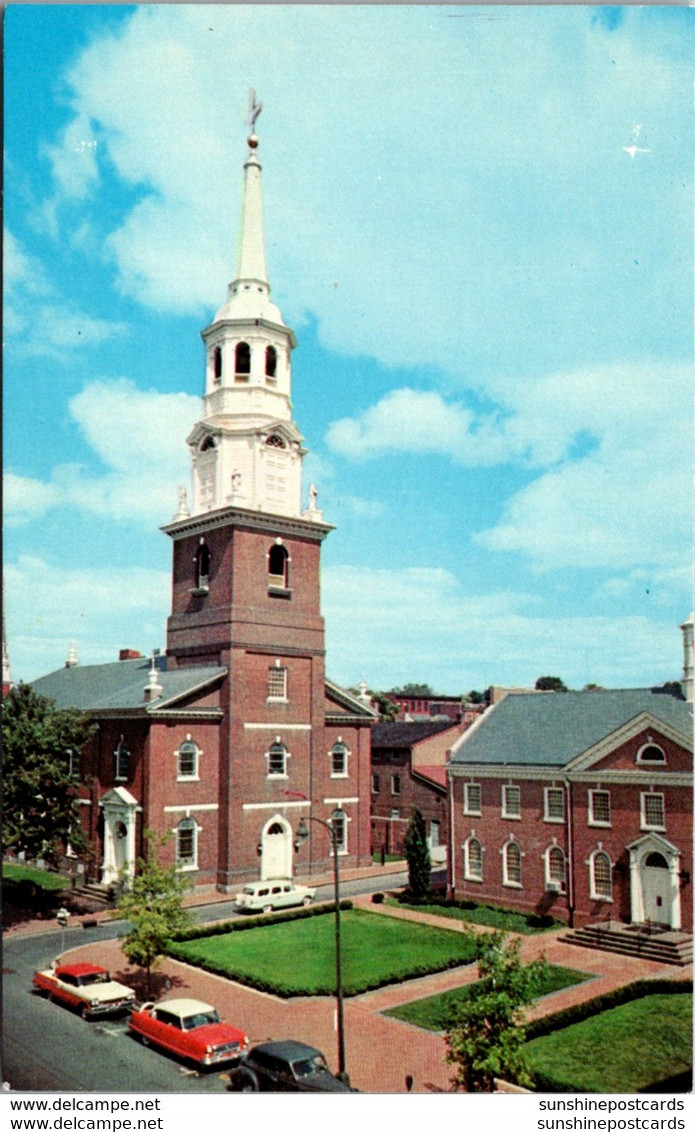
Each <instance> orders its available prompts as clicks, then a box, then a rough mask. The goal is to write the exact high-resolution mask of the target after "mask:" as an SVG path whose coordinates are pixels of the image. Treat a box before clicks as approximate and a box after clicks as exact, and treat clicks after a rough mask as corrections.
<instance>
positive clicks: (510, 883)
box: [500, 839, 525, 888]
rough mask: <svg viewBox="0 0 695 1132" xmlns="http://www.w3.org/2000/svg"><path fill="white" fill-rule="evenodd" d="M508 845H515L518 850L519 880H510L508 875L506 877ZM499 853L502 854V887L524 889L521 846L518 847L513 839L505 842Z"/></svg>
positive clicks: (517, 843)
mask: <svg viewBox="0 0 695 1132" xmlns="http://www.w3.org/2000/svg"><path fill="white" fill-rule="evenodd" d="M510 845H515V846H516V847H517V849H518V850H519V867H520V869H521V880H510V879H509V877H508V875H507V849H508V848H509V846H510ZM500 852H501V854H502V885H503V887H504V888H523V887H524V872H523V869H524V856H525V854H524V853H522V851H521V846H520V845H519V842H518V841H514V840H513V839H512V840H510V841H505V843H504V845H503V846H502V848H501V850H500Z"/></svg>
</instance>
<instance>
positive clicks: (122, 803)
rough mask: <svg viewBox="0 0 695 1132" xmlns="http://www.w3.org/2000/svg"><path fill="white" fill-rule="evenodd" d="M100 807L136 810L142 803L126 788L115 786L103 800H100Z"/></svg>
mask: <svg viewBox="0 0 695 1132" xmlns="http://www.w3.org/2000/svg"><path fill="white" fill-rule="evenodd" d="M99 805H100V806H104V807H105V808H107V809H119V810H122V809H127V810H134V809H136V808H137V807H138V806H139V805H140V803H139V802H138V800H137V798H134V797H133V795H132V794H131V793H130V791H129V790H126V788H125V786H114V787H113V788H112V789H111V790H107V792H106V794H104V796H103V798H100V799H99Z"/></svg>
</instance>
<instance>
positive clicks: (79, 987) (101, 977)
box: [33, 963, 135, 1018]
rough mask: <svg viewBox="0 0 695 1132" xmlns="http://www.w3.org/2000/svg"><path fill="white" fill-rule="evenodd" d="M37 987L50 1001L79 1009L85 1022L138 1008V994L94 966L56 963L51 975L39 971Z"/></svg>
mask: <svg viewBox="0 0 695 1132" xmlns="http://www.w3.org/2000/svg"><path fill="white" fill-rule="evenodd" d="M33 983H34V986H35V987H36V989H37V990H39V991H42V992H43V993H44V994H47V995H48V996H49V998H51V999H54V1000H55V1001H57V1002H64V1003H65V1004H66V1005H67V1006H75V1007H77V1009H78V1010H79V1011H80V1012H81V1014H82V1017H83V1018H96V1017H98V1016H99V1015H100V1014H111V1013H115V1012H116V1011H118V1010H133V1009H134V1008H135V992H134V991H132V990H131V989H130V987H126V986H124V985H123V984H122V983H116V982H114V981H113V979H112V978H111V976H110V975H109V973H108V971H107V970H106V969H105V968H104V967H97V966H96V965H95V964H94V963H67V964H63V965H59V964H58V963H55V964H54V965H53V966H52V967H50V968H49V969H48V970H47V971H36V973H35V974H34V979H33Z"/></svg>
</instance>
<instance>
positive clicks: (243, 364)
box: [234, 342, 251, 381]
mask: <svg viewBox="0 0 695 1132" xmlns="http://www.w3.org/2000/svg"><path fill="white" fill-rule="evenodd" d="M250 373H251V347H250V346H249V344H248V342H237V347H236V350H235V351H234V380H235V381H248V379H249V374H250Z"/></svg>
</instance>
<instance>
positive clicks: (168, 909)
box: [111, 830, 191, 996]
mask: <svg viewBox="0 0 695 1132" xmlns="http://www.w3.org/2000/svg"><path fill="white" fill-rule="evenodd" d="M169 838H170V835H167V836H166V837H164V838H161V839H159V840H158V839H157V837H156V835H155V834H154V833H153V832H152V831H151V830H146V831H145V839H146V841H147V843H148V848H147V859H146V860H144V859H143V858H142V857H140V858H138V861H137V864H136V873H135V876H134V877H133V878H132V879H131V878H130V877H128V876H127V875H126V873H125V870H124V872H123V874H122V879H123V884H124V888H123V891H122V893H121V896H120V898H119V900H118V904H117V905H116V907H115V908H114V909H113V910H112V912H111V915H112V916H113V917H117V918H118V919H124V920H128V921H129V923H130V924H131V930H130V931H129V932H128V934H127V935H126V936H125V937H124V939H123V941H122V944H121V947H122V950H123V954H124V955H125V956H126V958H127V959H129V960H130V962H131V963H135V964H136V965H137V966H138V967H142V968H144V970H145V971H146V973H147V992H146V993H147V995H148V996H149V993H150V976H151V974H152V971H153V970H154V969H155V967H156V966H157V962H158V960H159V958H160V956H162V955H163V954H164V953H165V951H166V948H167V946H168V945H169V943H170V942H171V939H172V937H173V935H174V933H175V932H177V931H180V930H181V929H182V928H186V927H189V925H190V923H191V917H190V915H189V913H188V912H187V911H186V910H185V908H184V907H183V898H184V896H185V895H186V892H187V890H188V882H187V881H186V879H185V877H183V876H181V873H180V872H179V870H178V868H177V866H176V865H163V864H162V862H161V860H160V857H159V850H160V849H161V847H162V846H163V845H164V844H165V843H166V842H167V841H168V840H169Z"/></svg>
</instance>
